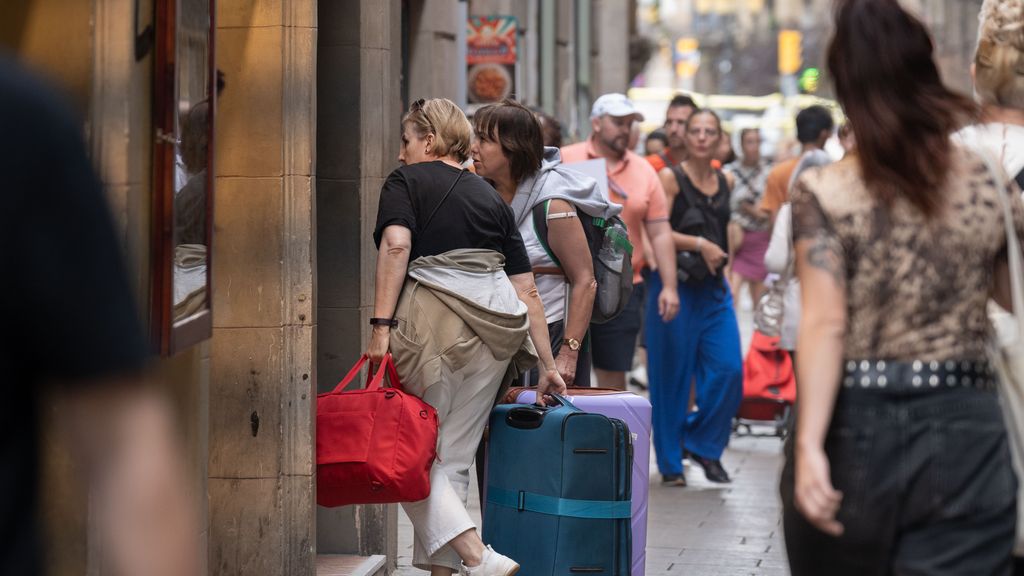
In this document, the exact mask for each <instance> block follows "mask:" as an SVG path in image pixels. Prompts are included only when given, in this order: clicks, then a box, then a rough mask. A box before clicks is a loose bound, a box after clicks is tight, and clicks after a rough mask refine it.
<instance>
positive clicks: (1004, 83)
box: [957, 0, 1024, 187]
mask: <svg viewBox="0 0 1024 576" xmlns="http://www.w3.org/2000/svg"><path fill="white" fill-rule="evenodd" d="M979 22H980V26H979V28H978V46H977V49H976V50H975V55H974V63H973V64H972V65H971V75H972V77H973V78H974V93H975V96H976V99H977V101H978V102H979V103H980V104H981V106H982V117H981V122H980V123H978V124H974V125H972V126H967V127H965V128H964V129H963V130H961V131H960V132H958V133H957V136H958V137H959V138H960V140H961V142H963V143H964V144H966V145H968V146H972V147H984V148H985V149H987V150H988V152H989V153H990V154H992V155H993V156H994V157H995V158H997V159H998V160H999V161H1000V162H1001V163H1002V165H1003V168H1004V169H1005V170H1006V173H1007V174H1009V175H1010V177H1011V178H1014V179H1015V180H1016V181H1017V184H1018V185H1020V186H1022V187H1024V76H1021V75H1020V74H1019V73H1018V69H1019V67H1020V66H1024V2H1021V1H1020V0H1012V1H1006V0H999V1H997V0H986V1H985V3H984V4H983V5H982V7H981V13H980V15H979Z"/></svg>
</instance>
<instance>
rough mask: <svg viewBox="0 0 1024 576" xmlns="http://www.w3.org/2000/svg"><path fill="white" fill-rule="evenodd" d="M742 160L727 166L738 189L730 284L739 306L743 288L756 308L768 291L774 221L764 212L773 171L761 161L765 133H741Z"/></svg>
mask: <svg viewBox="0 0 1024 576" xmlns="http://www.w3.org/2000/svg"><path fill="white" fill-rule="evenodd" d="M740 151H741V152H742V153H743V156H742V158H740V159H739V160H736V161H735V162H731V163H729V164H727V165H726V166H725V169H724V171H725V173H726V174H729V175H731V176H732V178H733V181H734V182H735V183H736V186H735V187H734V188H733V191H732V201H731V204H732V205H731V210H732V217H731V219H730V221H729V248H730V249H731V250H732V251H733V252H732V253H731V254H730V255H729V260H730V262H732V266H731V268H730V272H731V275H730V277H729V284H730V285H731V286H732V298H733V302H734V304H736V305H737V306H738V305H739V301H740V294H741V292H742V290H743V286H745V285H746V286H749V287H750V288H749V290H750V299H751V301H752V302H753V303H754V305H755V306H756V305H757V303H758V301H759V300H760V299H761V294H762V293H763V292H764V279H765V277H766V276H767V274H768V273H767V271H766V270H765V267H764V253H765V251H766V250H767V249H768V241H769V239H770V237H771V220H770V219H769V217H768V214H767V213H766V212H764V211H763V210H761V197H762V196H764V188H765V184H766V182H767V179H768V171H769V169H770V167H769V165H768V163H767V162H765V161H764V160H762V159H761V131H760V130H758V129H757V128H744V129H743V130H741V131H740Z"/></svg>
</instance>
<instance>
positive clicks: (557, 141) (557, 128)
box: [533, 110, 562, 148]
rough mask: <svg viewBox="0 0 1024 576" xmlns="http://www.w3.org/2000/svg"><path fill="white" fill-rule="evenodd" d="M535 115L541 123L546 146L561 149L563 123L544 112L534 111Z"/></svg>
mask: <svg viewBox="0 0 1024 576" xmlns="http://www.w3.org/2000/svg"><path fill="white" fill-rule="evenodd" d="M533 113H534V115H535V116H536V117H537V121H538V122H540V130H541V134H543V135H544V145H545V146H554V147H555V148H561V147H562V123H561V122H559V121H558V119H557V118H555V117H554V116H552V115H550V114H548V113H547V112H544V111H543V110H534V111H533Z"/></svg>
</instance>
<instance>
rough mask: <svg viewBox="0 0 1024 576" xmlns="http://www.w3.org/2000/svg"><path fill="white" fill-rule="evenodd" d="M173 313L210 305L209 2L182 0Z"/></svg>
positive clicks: (178, 318) (191, 311)
mask: <svg viewBox="0 0 1024 576" xmlns="http://www.w3.org/2000/svg"><path fill="white" fill-rule="evenodd" d="M176 46H177V53H176V57H175V60H176V64H177V65H176V66H175V69H176V75H177V78H176V82H175V83H176V85H177V86H176V96H177V97H176V99H175V103H176V106H175V120H174V125H175V136H176V144H175V170H174V279H173V286H174V313H173V319H174V322H175V323H177V322H179V321H181V320H184V319H186V318H188V317H189V316H192V315H193V314H196V313H198V312H201V311H203V310H205V309H206V308H208V303H207V298H208V293H207V274H208V271H207V264H208V262H209V258H208V247H209V238H208V233H209V230H208V226H207V221H206V218H207V212H208V197H209V194H208V190H207V188H208V184H209V180H208V177H209V174H208V171H207V168H208V164H209V158H210V150H209V142H210V128H211V123H210V114H211V110H210V94H211V86H210V73H209V72H210V55H209V48H210V5H209V3H208V0H180V1H179V3H178V10H177V42H176Z"/></svg>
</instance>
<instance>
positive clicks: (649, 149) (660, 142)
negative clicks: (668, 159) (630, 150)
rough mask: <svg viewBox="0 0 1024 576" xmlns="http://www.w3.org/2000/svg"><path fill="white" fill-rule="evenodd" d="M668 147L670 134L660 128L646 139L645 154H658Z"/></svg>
mask: <svg viewBox="0 0 1024 576" xmlns="http://www.w3.org/2000/svg"><path fill="white" fill-rule="evenodd" d="M667 149H668V136H666V135H665V132H664V131H662V130H661V129H660V128H659V129H658V130H654V131H653V132H651V133H650V134H648V135H647V139H646V140H644V155H645V156H657V155H659V154H663V153H664V152H665V151H666V150H667Z"/></svg>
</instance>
